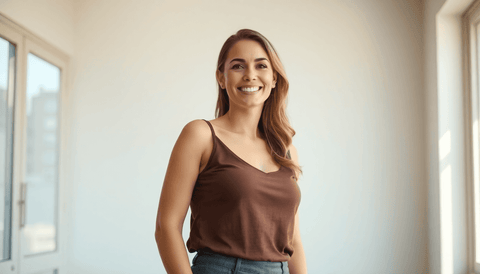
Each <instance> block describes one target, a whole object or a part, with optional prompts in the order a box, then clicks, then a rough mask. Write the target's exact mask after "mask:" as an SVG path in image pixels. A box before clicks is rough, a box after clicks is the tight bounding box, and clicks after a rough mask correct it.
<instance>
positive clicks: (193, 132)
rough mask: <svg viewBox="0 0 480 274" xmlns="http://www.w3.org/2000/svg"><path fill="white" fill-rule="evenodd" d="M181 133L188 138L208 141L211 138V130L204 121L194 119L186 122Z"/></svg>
mask: <svg viewBox="0 0 480 274" xmlns="http://www.w3.org/2000/svg"><path fill="white" fill-rule="evenodd" d="M182 133H183V134H185V135H187V136H189V137H197V138H199V139H205V138H207V139H208V136H211V130H210V127H209V126H208V124H207V123H206V122H205V120H204V119H196V120H192V121H190V122H188V123H187V124H186V125H185V126H184V127H183V130H182Z"/></svg>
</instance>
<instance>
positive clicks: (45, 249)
mask: <svg viewBox="0 0 480 274" xmlns="http://www.w3.org/2000/svg"><path fill="white" fill-rule="evenodd" d="M67 63H68V57H67V56H65V55H63V54H62V53H61V52H60V51H58V50H57V49H55V48H54V47H52V46H51V45H49V44H48V43H47V42H45V41H43V40H42V39H40V38H38V37H36V36H34V35H33V34H31V32H29V31H27V30H25V29H23V28H22V27H20V26H18V25H17V24H15V23H14V22H12V21H10V20H9V19H7V18H5V17H3V16H2V15H1V14H0V273H17V274H24V273H57V272H62V269H61V267H62V261H64V258H63V253H64V250H63V249H62V246H64V245H62V244H61V243H62V241H64V240H65V239H64V238H62V237H64V236H62V235H65V234H66V233H62V230H63V229H64V227H65V224H64V221H63V220H64V216H65V213H64V206H63V205H65V201H66V200H65V198H64V194H63V193H65V190H64V185H65V182H64V179H63V177H64V176H62V174H63V172H62V165H60V163H63V162H64V161H63V160H62V159H63V157H64V156H63V154H62V151H64V150H62V146H63V144H64V139H65V138H64V137H62V136H64V134H63V133H62V132H64V131H65V130H64V129H63V128H62V125H64V124H66V123H64V122H63V121H62V117H64V116H65V115H61V114H62V113H61V110H62V109H63V108H62V106H63V104H64V102H66V101H67V100H66V97H65V95H66V94H67V93H66V86H65V83H66V68H67ZM60 205H62V206H60ZM12 270H14V271H15V272H12Z"/></svg>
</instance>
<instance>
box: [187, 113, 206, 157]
mask: <svg viewBox="0 0 480 274" xmlns="http://www.w3.org/2000/svg"><path fill="white" fill-rule="evenodd" d="M179 139H182V140H184V141H186V142H188V143H189V146H190V147H193V148H194V149H195V150H196V151H198V152H199V153H200V155H199V157H200V158H202V157H203V154H204V153H205V151H206V150H207V148H208V147H209V146H210V143H211V142H212V132H211V130H210V127H209V126H208V124H207V123H206V122H205V121H204V120H202V119H197V120H193V121H190V122H188V123H187V124H186V125H185V126H184V127H183V130H182V133H181V137H180V138H179Z"/></svg>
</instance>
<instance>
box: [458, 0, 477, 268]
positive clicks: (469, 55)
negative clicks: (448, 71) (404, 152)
mask: <svg viewBox="0 0 480 274" xmlns="http://www.w3.org/2000/svg"><path fill="white" fill-rule="evenodd" d="M461 18H462V42H463V45H462V47H463V50H462V52H463V54H462V57H463V67H464V73H463V81H464V83H465V85H464V87H465V88H464V106H465V108H464V109H465V131H466V132H465V147H466V190H467V191H466V192H467V193H466V198H467V201H466V202H467V239H468V240H467V247H468V250H467V252H468V254H467V257H468V268H469V273H472V274H473V273H475V274H480V260H479V261H478V262H477V261H476V257H477V254H478V253H480V244H477V241H478V242H480V239H477V237H480V225H478V224H480V201H479V199H478V197H480V188H479V186H480V101H479V98H480V89H479V88H480V74H479V73H480V0H477V1H475V2H473V3H472V4H471V5H470V6H469V7H468V8H467V9H466V11H465V13H464V14H463V15H462V17H461ZM474 121H476V123H475V124H474ZM475 192H477V193H478V194H477V195H478V197H477V199H476V198H475ZM479 255H480V254H479Z"/></svg>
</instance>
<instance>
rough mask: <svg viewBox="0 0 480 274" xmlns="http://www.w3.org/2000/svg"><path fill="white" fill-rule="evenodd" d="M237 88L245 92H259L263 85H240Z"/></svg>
mask: <svg viewBox="0 0 480 274" xmlns="http://www.w3.org/2000/svg"><path fill="white" fill-rule="evenodd" d="M237 89H238V90H240V91H243V92H257V91H259V90H261V89H262V87H239V88H237Z"/></svg>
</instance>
